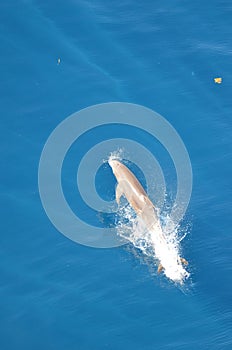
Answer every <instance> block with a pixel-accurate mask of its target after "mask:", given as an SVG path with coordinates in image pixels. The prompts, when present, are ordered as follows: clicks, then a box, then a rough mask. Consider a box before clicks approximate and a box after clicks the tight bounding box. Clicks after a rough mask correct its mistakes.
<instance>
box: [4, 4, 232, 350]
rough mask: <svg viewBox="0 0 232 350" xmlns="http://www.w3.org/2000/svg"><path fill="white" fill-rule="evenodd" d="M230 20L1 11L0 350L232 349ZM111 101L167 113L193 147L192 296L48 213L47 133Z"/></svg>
mask: <svg viewBox="0 0 232 350" xmlns="http://www.w3.org/2000/svg"><path fill="white" fill-rule="evenodd" d="M231 18H232V5H231V2H230V1H229V0H225V1H216V0H212V1H210V2H202V1H198V0H197V1H194V2H190V1H187V2H182V1H177V0H174V1H172V2H166V3H160V2H158V1H145V2H143V3H138V2H135V1H132V0H127V1H124V2H123V3H116V2H113V1H109V2H104V1H102V0H96V1H71V0H68V1H39V0H38V1H30V0H21V1H16V0H10V1H2V2H1V4H0V28H1V29H0V40H1V55H0V63H1V65H0V72H1V83H0V89H1V92H0V96H1V104H0V106H1V160H2V166H1V214H2V215H1V245H0V251H1V265H0V269H1V279H0V347H1V349H4V350H8V349H10V350H11V349H16V348H17V349H31V348H33V349H41V348H44V349H56V350H57V349H83V350H85V349H91V350H92V349H113V350H114V349H133V350H134V349H190V350H192V349H196V348H200V349H212V350H217V349H218V350H219V349H220V350H221V349H223V350H224V349H226V350H227V349H231V348H232V333H231V323H232V322H231V321H232V299H231V290H232V289H231V285H232V277H231V275H232V274H231V272H232V270H231V266H232V259H231V243H232V242H231V227H232V219H231V218H232V215H231V194H232V187H231V170H232V165H231V164H232V162H231V160H232V149H231V132H232V124H231V115H230V114H231V107H232V100H231V91H232V73H231V71H232V70H231V68H232V63H231V62H232V60H231V58H232V44H231V37H232V29H231ZM59 58H60V63H59V61H58V59H59ZM215 77H222V79H223V80H222V84H220V85H219V84H215V83H214V78H215ZM111 101H122V102H123V101H124V102H131V103H136V104H140V105H144V106H146V107H148V108H151V109H153V110H155V111H157V112H158V113H160V114H162V115H163V116H164V117H165V118H166V119H167V120H168V121H169V122H170V123H171V124H172V125H173V126H174V127H175V129H176V130H177V131H178V133H179V134H180V136H181V138H182V139H183V141H184V143H185V145H186V148H187V149H188V152H189V155H190V159H191V162H192V167H193V193H192V198H191V202H190V205H189V208H188V211H187V213H186V219H185V220H186V221H187V222H191V225H192V229H191V230H190V231H189V234H188V235H187V237H186V238H185V239H184V241H183V242H182V243H183V249H184V253H185V257H186V258H187V259H188V260H189V269H190V272H191V281H189V282H188V283H187V288H186V290H185V291H182V290H180V289H179V288H177V287H176V286H175V285H174V284H172V283H170V282H169V281H167V280H165V278H163V277H162V276H157V275H155V276H154V275H153V274H151V272H150V270H149V266H147V265H146V264H145V263H142V262H141V261H140V259H138V258H137V257H136V256H135V255H134V254H132V252H131V250H130V249H127V248H125V247H119V248H115V249H93V248H89V247H85V246H81V245H78V244H76V243H74V242H72V241H70V240H68V239H67V238H65V237H64V236H63V235H61V234H60V233H59V232H58V231H57V230H56V229H55V228H54V227H53V225H52V224H51V222H50V221H49V219H48V217H47V216H46V214H45V212H44V210H43V207H42V204H41V201H40V197H39V192H38V175H37V173H38V164H39V159H40V154H41V152H42V149H43V146H44V144H45V142H46V140H47V138H48V136H49V134H50V133H51V132H52V131H53V129H54V128H55V127H56V126H57V125H58V124H59V123H60V122H61V121H62V120H63V119H65V118H66V117H67V116H69V115H70V114H71V113H74V112H76V111H77V110H80V109H82V108H84V107H88V106H91V105H94V104H98V103H104V102H111ZM101 132H102V134H101ZM101 132H100V136H98V137H100V138H101V137H102V138H104V137H105V136H107V134H108V133H109V130H102V131H101ZM137 136H138V137H140V138H141V140H142V139H143V136H142V135H137ZM91 140H92V138H91ZM89 142H90V139H89ZM91 142H92V141H91ZM150 146H151V148H152V147H153V146H152V143H151V145H150ZM86 147H87V148H88V144H87V145H86ZM154 147H156V146H154ZM72 152H73V157H74V156H75V155H74V151H72ZM70 157H71V155H70ZM70 159H71V158H70ZM70 163H71V162H68V161H67V168H66V170H64V171H65V173H64V176H66V178H67V179H68V180H69V174H72V173H73V169H70V171H69V170H68V169H69V168H68V164H69V165H70ZM70 168H71V165H70ZM72 178H73V176H72ZM70 181H71V180H70ZM72 181H73V183H74V180H72ZM107 181H112V178H111V179H110V180H107V176H106V178H105V179H104V183H106V184H107ZM109 183H110V182H109ZM106 187H107V186H106ZM103 190H104V189H102V191H103ZM66 192H67V196H70V197H72V189H71V185H70V184H69V183H68V181H67V184H66ZM71 200H72V198H70V201H71ZM86 216H87V217H86V220H88V212H87V213H86Z"/></svg>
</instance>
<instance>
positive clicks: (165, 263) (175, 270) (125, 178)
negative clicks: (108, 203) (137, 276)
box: [109, 159, 188, 282]
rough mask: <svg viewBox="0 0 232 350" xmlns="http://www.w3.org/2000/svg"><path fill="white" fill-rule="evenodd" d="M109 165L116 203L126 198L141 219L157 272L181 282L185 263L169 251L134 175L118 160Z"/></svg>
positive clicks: (156, 216)
mask: <svg viewBox="0 0 232 350" xmlns="http://www.w3.org/2000/svg"><path fill="white" fill-rule="evenodd" d="M109 165H110V167H111V168H112V171H113V173H114V175H115V177H116V179H117V182H118V184H117V187H116V201H117V203H118V204H119V203H120V198H121V196H122V195H124V196H125V197H126V199H127V200H128V202H129V204H130V205H131V207H132V208H133V209H134V210H135V212H136V214H137V216H138V217H139V218H140V219H142V221H143V223H144V224H145V226H146V229H147V230H148V231H149V232H150V233H151V236H152V243H153V246H154V250H155V252H156V256H157V258H158V259H159V260H160V264H159V267H158V272H161V271H162V270H163V269H164V270H165V274H166V275H167V277H169V278H171V279H172V280H176V281H179V282H181V281H182V280H183V278H185V277H187V275H188V273H187V272H186V270H185V269H184V268H183V266H182V263H183V264H185V265H186V264H187V261H186V260H185V259H183V258H180V257H179V255H178V253H177V252H176V253H175V252H174V254H173V250H172V251H171V250H170V247H169V245H168V242H167V239H166V238H165V236H164V234H163V231H162V227H161V224H160V220H159V217H158V214H157V211H156V208H155V206H154V204H153V203H152V201H151V200H150V199H149V197H148V195H147V194H146V192H145V190H144V189H143V187H142V185H141V184H140V182H139V181H138V180H137V178H136V177H135V175H134V174H133V173H132V172H131V171H130V170H129V169H128V168H127V167H126V166H125V165H124V164H122V163H121V162H119V161H118V160H115V159H113V160H109ZM170 264H171V266H170Z"/></svg>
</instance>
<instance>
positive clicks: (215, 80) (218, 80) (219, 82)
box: [214, 78, 222, 84]
mask: <svg viewBox="0 0 232 350" xmlns="http://www.w3.org/2000/svg"><path fill="white" fill-rule="evenodd" d="M214 82H215V83H216V84H221V83H222V78H214Z"/></svg>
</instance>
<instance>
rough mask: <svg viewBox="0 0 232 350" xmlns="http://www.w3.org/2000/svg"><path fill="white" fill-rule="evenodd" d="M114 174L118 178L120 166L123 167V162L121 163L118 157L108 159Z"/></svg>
mask: <svg viewBox="0 0 232 350" xmlns="http://www.w3.org/2000/svg"><path fill="white" fill-rule="evenodd" d="M108 163H109V165H110V167H111V169H112V171H113V173H114V175H115V177H116V178H118V176H119V172H120V168H121V167H122V163H120V162H119V161H118V160H116V159H110V160H109V161H108Z"/></svg>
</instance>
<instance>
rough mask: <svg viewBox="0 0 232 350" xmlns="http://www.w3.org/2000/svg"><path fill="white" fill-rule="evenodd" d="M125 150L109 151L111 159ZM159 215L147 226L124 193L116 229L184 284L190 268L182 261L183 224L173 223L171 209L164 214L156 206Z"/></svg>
mask: <svg viewBox="0 0 232 350" xmlns="http://www.w3.org/2000/svg"><path fill="white" fill-rule="evenodd" d="M122 154H123V150H120V151H117V152H114V153H112V154H111V155H110V157H109V160H112V159H117V160H122ZM156 215H157V216H158V218H159V221H158V222H155V221H154V223H152V225H151V226H150V227H147V225H146V224H145V222H144V221H143V220H142V219H141V218H140V217H138V216H136V214H135V212H134V210H133V208H132V207H131V206H130V205H129V203H128V202H127V200H126V198H125V197H123V198H122V200H121V202H120V205H119V207H118V211H117V215H116V228H117V233H118V235H119V236H120V237H122V238H124V239H126V240H128V241H129V242H131V243H132V245H133V246H134V247H135V248H138V249H139V250H140V251H141V252H142V253H143V254H144V255H145V256H146V257H149V258H150V259H152V261H154V262H155V263H156V264H157V265H158V264H161V265H162V267H163V271H164V274H165V275H166V277H167V278H169V279H170V280H172V281H174V282H177V283H180V284H183V282H184V281H185V280H186V279H187V278H188V277H189V272H188V271H186V269H185V268H184V266H183V264H182V262H183V261H181V249H180V242H181V240H182V239H183V238H184V237H185V235H186V232H185V234H184V235H182V236H181V237H180V227H175V226H174V224H173V222H172V221H171V220H170V217H169V215H168V212H163V213H162V215H161V214H160V212H159V210H157V212H156ZM151 222H152V220H151Z"/></svg>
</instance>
